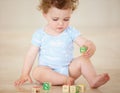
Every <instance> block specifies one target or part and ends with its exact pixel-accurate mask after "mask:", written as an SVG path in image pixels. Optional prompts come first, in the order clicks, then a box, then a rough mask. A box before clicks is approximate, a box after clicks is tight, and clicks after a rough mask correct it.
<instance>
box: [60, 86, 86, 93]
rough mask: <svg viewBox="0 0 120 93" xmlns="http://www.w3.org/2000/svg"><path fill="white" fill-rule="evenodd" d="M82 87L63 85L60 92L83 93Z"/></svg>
mask: <svg viewBox="0 0 120 93" xmlns="http://www.w3.org/2000/svg"><path fill="white" fill-rule="evenodd" d="M84 90H85V88H84V85H82V84H81V85H72V86H69V85H63V88H62V92H63V93H84Z"/></svg>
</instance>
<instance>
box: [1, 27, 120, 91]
mask: <svg viewBox="0 0 120 93" xmlns="http://www.w3.org/2000/svg"><path fill="white" fill-rule="evenodd" d="M34 30H35V29H0V93H32V87H33V86H34V85H36V84H35V83H34V84H29V83H26V84H25V85H23V86H22V87H14V81H15V80H16V79H18V77H19V76H20V72H21V68H22V65H23V60H24V56H25V54H26V52H27V49H28V47H29V45H30V40H31V37H32V33H33V32H34ZM81 31H82V33H83V34H85V36H86V37H88V38H89V39H91V40H93V41H94V43H95V44H96V47H97V51H96V54H95V55H94V56H93V57H92V61H93V64H94V66H95V69H96V71H97V72H98V73H102V72H108V73H109V75H110V77H111V80H110V81H109V82H108V83H107V84H105V85H104V86H102V87H100V88H98V89H91V88H90V87H89V86H88V84H87V82H86V80H85V79H84V78H83V77H82V76H81V77H80V78H79V79H78V80H76V83H75V84H84V85H85V87H86V90H85V93H119V92H120V84H119V83H120V28H104V29H103V28H96V29H95V28H94V29H92V28H90V29H81ZM74 54H75V56H78V55H79V49H78V47H77V46H75V53H74ZM36 65H37V60H36V61H35V64H34V66H36ZM50 93H62V87H61V86H52V88H51V91H50Z"/></svg>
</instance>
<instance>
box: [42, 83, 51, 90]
mask: <svg viewBox="0 0 120 93" xmlns="http://www.w3.org/2000/svg"><path fill="white" fill-rule="evenodd" d="M50 87H51V84H50V83H49V82H44V83H43V90H50Z"/></svg>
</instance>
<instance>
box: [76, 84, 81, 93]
mask: <svg viewBox="0 0 120 93" xmlns="http://www.w3.org/2000/svg"><path fill="white" fill-rule="evenodd" d="M79 92H80V86H78V85H76V93H79Z"/></svg>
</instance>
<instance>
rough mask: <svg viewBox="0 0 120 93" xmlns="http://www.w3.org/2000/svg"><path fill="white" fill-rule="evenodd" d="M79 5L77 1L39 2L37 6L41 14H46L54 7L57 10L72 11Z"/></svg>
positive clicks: (54, 0)
mask: <svg viewBox="0 0 120 93" xmlns="http://www.w3.org/2000/svg"><path fill="white" fill-rule="evenodd" d="M78 4H79V0H40V4H39V6H38V8H39V10H42V11H43V13H47V12H48V10H49V9H50V8H51V7H56V8H58V9H69V8H71V9H72V10H73V11H74V10H75V9H76V7H77V6H78Z"/></svg>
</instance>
